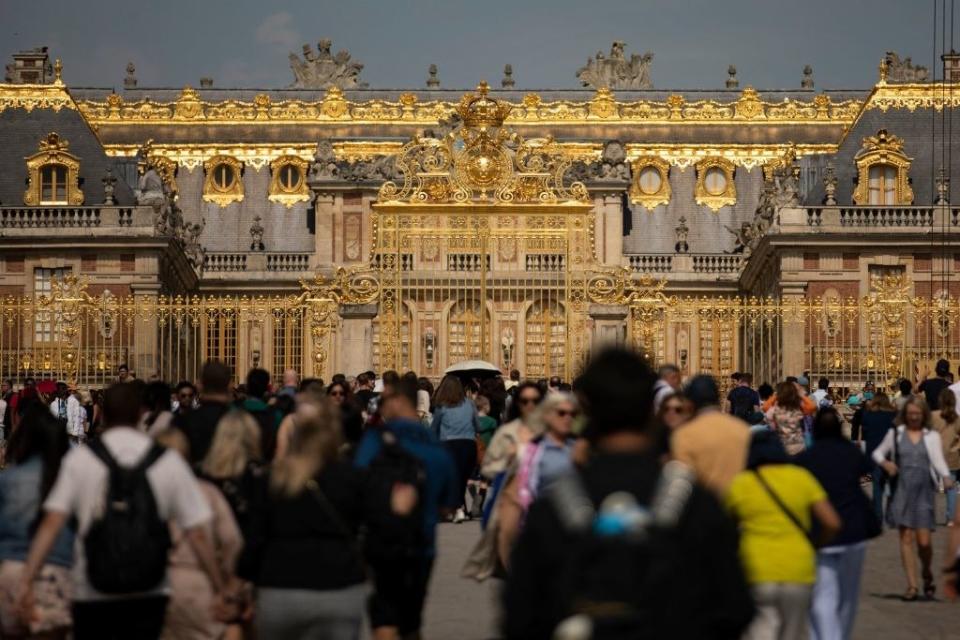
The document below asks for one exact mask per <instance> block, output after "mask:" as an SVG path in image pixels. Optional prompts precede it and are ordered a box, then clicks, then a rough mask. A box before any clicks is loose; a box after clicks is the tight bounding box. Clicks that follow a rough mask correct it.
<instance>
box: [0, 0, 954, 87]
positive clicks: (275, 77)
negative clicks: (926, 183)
mask: <svg viewBox="0 0 960 640" xmlns="http://www.w3.org/2000/svg"><path fill="white" fill-rule="evenodd" d="M939 5H940V0H771V1H766V2H764V1H760V0H752V1H748V0H552V1H548V0H512V1H510V0H484V1H477V0H474V1H473V2H466V1H463V0H424V1H417V2H414V1H403V0H379V1H372V0H350V1H345V2H331V1H323V0H312V1H311V0H298V1H292V2H263V1H262V0H261V1H250V0H233V1H226V0H192V1H183V0H167V1H166V2H144V1H143V0H141V1H140V2H134V1H131V0H128V1H126V2H115V1H113V0H29V1H28V0H0V43H3V46H2V47H0V53H2V55H3V56H4V57H5V58H6V57H8V56H9V54H10V53H12V52H13V51H15V50H18V49H22V48H30V47H34V46H40V45H47V46H49V47H50V48H51V51H52V53H53V54H54V55H55V56H58V57H61V58H62V59H63V63H64V78H65V80H66V81H67V82H68V83H70V84H72V85H74V86H121V85H122V82H123V76H124V68H125V67H126V64H127V62H128V61H133V62H134V64H135V65H136V67H137V77H138V78H139V81H140V86H173V87H181V86H183V85H185V84H191V85H194V86H196V85H197V84H198V81H199V78H200V77H202V76H211V77H213V79H214V83H215V86H219V87H226V86H233V87H240V86H242V87H270V88H273V87H284V86H287V85H289V84H290V82H291V81H292V75H291V73H290V70H289V63H288V60H287V54H288V52H290V51H299V50H300V47H301V46H302V45H303V44H304V43H306V42H310V43H312V44H313V45H314V46H316V41H317V40H319V39H320V38H331V39H332V40H333V49H334V50H335V51H336V50H339V49H341V48H345V49H348V50H349V51H350V53H351V54H352V56H353V58H354V59H355V60H357V61H359V62H362V63H363V64H364V65H365V68H364V70H363V73H362V76H361V77H362V79H363V80H365V81H367V82H369V83H370V85H371V87H377V88H395V87H413V88H416V87H423V86H424V82H425V80H426V77H427V67H428V65H430V64H431V63H435V64H437V65H438V66H439V69H440V73H439V77H440V80H441V83H442V86H444V87H455V88H464V87H471V86H473V85H475V84H476V83H477V81H478V80H479V79H481V78H485V79H488V80H489V81H490V82H491V84H494V85H495V86H496V85H499V80H500V77H501V75H502V69H503V65H504V64H505V63H510V64H512V65H513V69H514V78H515V79H516V81H517V86H518V87H523V88H573V87H576V86H577V84H578V83H577V80H576V78H575V72H576V70H577V69H578V68H579V67H580V66H582V65H583V64H584V62H585V61H586V59H587V56H588V55H592V54H593V53H595V52H596V51H597V50H599V49H602V50H604V51H605V52H606V51H607V50H608V49H609V47H610V42H611V41H612V40H614V39H617V40H623V41H625V42H626V43H627V55H628V56H629V55H630V54H631V53H633V52H637V53H642V52H644V51H647V50H650V51H652V52H654V54H655V59H654V61H653V66H652V78H653V82H654V86H655V87H657V88H680V89H691V88H718V87H722V86H723V83H724V80H725V79H726V75H727V74H726V70H727V66H728V65H729V64H735V65H736V66H737V69H738V75H739V78H740V82H741V86H745V85H747V84H751V85H753V86H755V87H758V88H793V87H798V86H799V84H800V78H801V70H802V68H803V66H804V65H805V64H810V65H812V66H813V69H814V78H815V80H816V83H817V87H818V88H841V89H842V88H863V87H868V86H870V85H872V84H873V82H874V81H875V80H876V76H877V71H876V67H877V64H878V62H879V60H880V58H881V57H882V56H883V53H884V52H885V51H887V50H889V49H892V50H896V51H898V52H899V53H900V54H901V56H912V57H913V59H914V61H916V62H919V63H921V64H924V65H927V66H930V65H931V59H932V56H933V49H932V48H933V40H932V37H933V31H934V23H933V20H934V17H933V7H934V6H939ZM949 5H950V3H949V2H948V3H947V12H948V14H947V17H948V18H949V11H950V8H949ZM955 37H956V39H957V48H960V36H955ZM949 43H950V36H949V34H948V36H947V44H948V48H949Z"/></svg>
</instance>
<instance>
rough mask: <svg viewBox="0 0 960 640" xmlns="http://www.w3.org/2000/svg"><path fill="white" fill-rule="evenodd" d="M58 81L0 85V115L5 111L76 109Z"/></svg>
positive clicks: (61, 83)
mask: <svg viewBox="0 0 960 640" xmlns="http://www.w3.org/2000/svg"><path fill="white" fill-rule="evenodd" d="M76 108H77V105H76V104H75V103H74V101H73V98H71V97H70V94H69V93H67V90H66V87H64V85H63V82H62V81H60V80H59V79H58V80H56V81H54V82H53V83H52V84H0V113H2V112H3V111H5V110H7V109H25V110H26V111H28V112H29V111H33V110H34V109H52V110H54V111H60V110H61V109H76Z"/></svg>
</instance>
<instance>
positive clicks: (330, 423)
mask: <svg viewBox="0 0 960 640" xmlns="http://www.w3.org/2000/svg"><path fill="white" fill-rule="evenodd" d="M935 373H936V375H935V376H934V377H930V378H928V379H925V380H922V381H918V384H916V385H914V384H912V383H910V382H907V381H898V383H897V384H896V385H894V386H893V387H892V388H889V390H890V391H891V392H895V393H891V394H888V393H886V389H884V388H882V387H880V388H878V387H877V385H874V384H873V383H871V382H867V383H865V384H864V385H863V387H862V389H856V390H846V393H841V390H838V389H834V388H833V387H832V386H831V383H830V380H828V379H826V378H822V379H820V380H818V381H817V384H816V385H815V388H813V389H811V386H812V385H811V383H810V379H809V376H807V375H800V376H797V377H790V378H787V379H786V380H783V381H781V382H779V383H778V384H776V386H775V387H774V386H771V385H770V384H767V383H764V384H760V385H759V386H757V387H755V386H754V380H753V378H752V376H751V375H750V374H748V373H740V374H736V375H735V376H734V378H733V379H732V380H731V381H729V383H728V382H727V381H718V380H716V379H715V378H713V377H711V376H707V375H694V376H692V377H690V378H689V379H687V380H684V379H683V374H682V371H681V370H680V369H679V368H677V367H674V366H665V367H663V368H661V369H660V370H659V371H658V372H654V371H653V370H651V369H650V367H649V366H648V364H647V363H646V361H645V360H644V359H643V358H642V357H640V356H638V355H637V354H634V353H632V352H629V351H623V350H610V351H605V352H603V353H600V354H597V355H596V357H594V358H593V359H592V360H591V361H590V362H589V363H588V364H587V366H586V368H585V369H584V370H583V372H582V373H581V374H580V375H579V376H578V377H577V379H576V380H573V381H570V382H567V381H564V380H561V379H559V378H550V379H545V380H537V381H533V380H523V379H522V376H521V375H520V373H519V372H518V371H512V372H510V375H509V376H508V377H506V378H504V377H502V376H500V375H492V374H489V373H486V374H485V373H482V372H472V373H471V372H466V373H463V374H448V375H446V376H444V377H443V378H442V379H441V380H439V382H438V384H437V385H436V388H434V381H431V380H430V379H428V378H424V377H418V376H417V375H416V374H415V373H414V372H407V373H404V374H402V375H401V374H398V373H397V372H393V371H387V372H383V373H382V375H380V376H377V375H376V374H375V373H374V372H363V373H360V374H359V375H357V376H355V377H347V376H345V375H342V374H337V375H335V376H334V377H333V379H332V380H331V381H329V383H327V382H325V381H323V380H320V379H316V378H310V379H304V380H300V379H299V376H298V375H297V372H295V371H292V370H291V371H285V372H283V373H282V374H281V375H280V377H279V379H274V378H273V377H272V376H271V374H270V373H269V372H267V371H265V370H262V369H253V370H251V371H249V372H248V373H247V375H246V376H245V378H244V380H243V382H242V384H235V380H234V372H232V371H231V370H230V369H229V368H228V367H227V366H225V365H224V364H222V363H220V362H217V361H210V362H207V363H206V364H205V365H204V366H203V368H202V371H201V374H200V377H199V379H198V380H196V381H181V382H179V383H177V384H176V385H175V386H171V385H169V384H167V383H165V382H163V381H159V380H151V381H148V382H147V381H141V380H137V379H136V378H135V377H134V376H133V375H132V374H131V372H130V371H129V369H127V368H126V367H121V369H120V370H119V371H118V379H117V381H116V383H114V384H112V385H111V386H109V387H108V388H106V389H103V390H99V391H93V392H90V391H82V390H79V391H78V390H77V389H74V388H71V387H70V386H69V385H67V384H66V383H63V382H56V383H55V382H52V381H49V380H39V381H38V380H33V379H27V380H25V381H24V382H23V384H22V385H21V386H20V388H19V389H15V387H14V384H13V382H12V381H9V380H7V381H4V382H3V387H2V390H0V416H2V426H3V438H2V442H3V445H4V447H3V454H4V457H3V464H4V469H3V470H2V471H0V637H2V638H67V637H74V638H80V639H83V638H98V639H100V638H160V637H162V638H176V639H194V638H196V639H218V638H231V639H239V638H270V639H274V638H278V639H286V638H329V639H337V640H339V639H355V638H358V637H359V634H360V631H361V628H362V626H363V624H364V620H365V619H366V620H368V621H369V625H370V627H371V633H372V636H373V638H375V639H376V640H386V639H399V638H403V639H413V638H418V637H420V635H419V634H420V629H421V626H422V613H423V608H424V602H425V599H426V596H427V592H428V589H429V584H430V578H431V574H432V571H433V566H434V562H435V558H436V555H437V533H436V530H437V527H438V525H439V524H440V523H443V522H451V523H461V522H464V521H466V520H469V519H474V520H479V521H480V523H481V533H480V536H479V539H478V540H477V542H476V545H475V547H474V548H473V550H472V551H471V552H470V554H469V555H468V557H467V558H465V562H464V564H463V569H462V573H461V575H462V576H463V577H465V578H470V579H476V580H485V579H487V578H491V577H496V578H501V579H503V580H504V587H503V613H504V615H503V624H502V626H503V634H504V636H505V637H506V638H509V639H514V638H516V639H524V640H531V639H539V638H543V639H548V638H565V639H569V640H575V639H580V638H583V639H586V638H595V639H603V638H634V637H677V638H741V637H742V638H747V639H757V640H760V639H767V638H769V639H774V638H777V639H783V640H792V639H800V638H804V639H805V638H808V637H809V638H815V639H817V640H821V639H841V638H849V637H851V634H852V629H853V625H854V620H855V615H856V609H857V602H858V595H859V589H860V576H861V573H862V569H863V565H864V559H865V554H866V547H867V542H868V541H869V540H870V539H871V538H873V537H876V536H878V535H879V534H880V533H881V531H882V526H883V524H886V525H888V526H890V527H892V528H895V529H897V531H898V533H899V540H900V553H901V559H902V562H903V569H904V575H905V582H906V589H905V591H904V594H903V599H904V600H907V601H912V600H917V599H918V598H920V597H921V596H922V597H925V598H932V597H933V596H934V595H935V593H936V589H937V575H936V572H937V571H938V569H940V567H938V566H935V565H934V563H933V546H932V542H931V532H932V531H933V529H934V528H935V526H936V525H937V524H939V523H938V522H936V520H937V518H936V514H937V509H936V503H937V495H938V492H939V491H944V492H945V493H946V520H945V522H946V524H947V525H948V526H952V525H953V524H954V522H958V521H960V517H958V514H957V510H956V502H957V500H956V490H957V488H956V486H955V481H956V480H957V479H960V477H958V473H960V416H958V411H957V404H958V403H957V397H956V396H957V394H958V393H960V385H954V384H953V382H952V378H951V375H950V367H949V363H947V362H946V361H940V362H939V363H938V364H937V367H936V371H935ZM721 386H723V387H725V388H728V392H727V393H721ZM891 396H892V397H891ZM848 434H849V435H848ZM865 486H870V487H871V492H870V493H871V494H872V497H870V496H868V493H867V492H865V491H864V489H863V487H865ZM951 534H952V535H951V547H950V549H949V550H948V551H947V553H946V554H945V555H944V558H943V562H942V567H943V568H945V569H946V570H947V571H948V573H947V574H946V575H947V577H946V580H945V581H944V583H943V584H944V586H945V588H946V590H947V594H948V595H951V596H955V595H956V575H957V574H956V565H955V559H956V553H957V547H958V546H960V545H958V542H960V539H958V538H960V526H958V527H955V528H953V529H952V530H951ZM918 558H919V571H918V568H917V564H918V563H917V559H918Z"/></svg>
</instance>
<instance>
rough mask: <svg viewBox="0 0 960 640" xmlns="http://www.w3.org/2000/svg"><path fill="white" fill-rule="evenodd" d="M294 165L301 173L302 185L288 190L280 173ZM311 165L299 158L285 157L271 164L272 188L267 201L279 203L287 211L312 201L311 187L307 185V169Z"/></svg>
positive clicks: (268, 192)
mask: <svg viewBox="0 0 960 640" xmlns="http://www.w3.org/2000/svg"><path fill="white" fill-rule="evenodd" d="M288 164H289V165H293V166H294V167H295V168H296V169H297V171H299V172H300V184H299V185H297V187H296V189H292V190H291V189H286V188H285V187H284V186H283V183H282V182H281V181H280V171H281V170H282V169H283V167H284V166H286V165H288ZM309 166H310V163H309V162H307V161H306V160H304V159H303V158H301V157H299V156H293V155H284V156H280V157H279V158H276V159H274V160H272V161H271V162H270V186H269V187H268V190H267V200H270V201H271V202H278V203H280V204H282V205H283V206H285V207H286V208H287V209H289V208H290V207H292V206H293V205H295V204H296V203H298V202H309V201H310V187H309V186H308V185H307V169H308V168H309Z"/></svg>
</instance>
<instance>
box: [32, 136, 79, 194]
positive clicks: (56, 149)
mask: <svg viewBox="0 0 960 640" xmlns="http://www.w3.org/2000/svg"><path fill="white" fill-rule="evenodd" d="M69 148H70V143H69V142H68V141H67V140H65V139H64V138H61V137H60V134H58V133H57V132H55V131H51V132H50V133H48V134H47V135H46V137H44V139H43V140H41V141H40V144H39V145H38V151H37V153H35V154H33V155H32V156H27V157H26V158H24V160H25V161H26V163H27V190H26V191H24V192H23V203H24V204H26V205H31V206H38V205H42V206H70V205H80V204H83V191H81V190H80V158H78V157H77V156H75V155H73V154H72V153H70V152H69V151H67V149H69ZM51 164H59V165H63V166H64V167H66V169H67V184H66V191H67V194H66V195H67V199H66V202H44V201H43V184H42V181H41V179H40V172H41V171H42V169H43V167H45V166H47V165H51Z"/></svg>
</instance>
